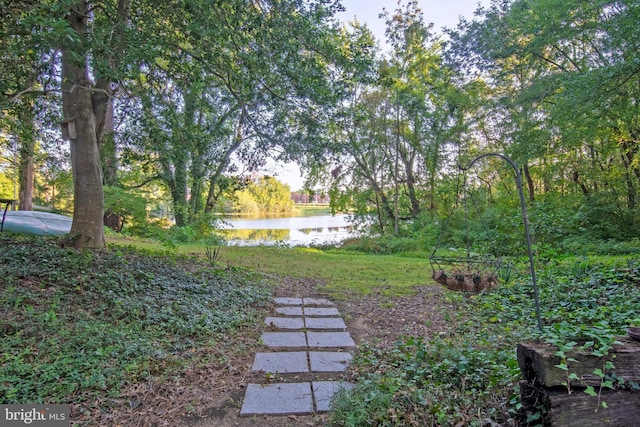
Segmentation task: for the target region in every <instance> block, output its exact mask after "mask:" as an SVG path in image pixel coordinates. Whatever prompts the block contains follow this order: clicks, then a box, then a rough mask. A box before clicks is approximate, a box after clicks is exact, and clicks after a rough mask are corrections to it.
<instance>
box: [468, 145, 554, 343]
mask: <svg viewBox="0 0 640 427" xmlns="http://www.w3.org/2000/svg"><path fill="white" fill-rule="evenodd" d="M490 156H494V157H499V158H501V159H503V160H506V161H507V162H508V163H509V164H510V165H511V167H512V168H513V170H514V171H515V174H516V185H517V187H518V195H519V196H520V207H521V209H522V222H523V224H524V232H525V236H526V239H527V251H528V254H529V266H530V268H531V283H532V285H533V293H534V298H535V304H536V317H537V321H538V329H539V330H542V316H541V315H540V298H539V295H538V282H537V279H536V269H535V265H534V261H533V245H532V243H531V232H530V230H529V217H528V215H527V204H526V201H525V198H524V190H523V189H522V175H521V174H520V169H518V166H517V165H516V164H515V162H514V161H513V160H511V159H510V158H509V157H507V156H505V155H504V154H501V153H485V154H481V155H479V156H478V157H476V158H474V159H473V160H471V162H469V164H468V165H467V166H466V167H460V169H462V170H463V171H465V172H466V171H468V170H469V169H471V168H472V167H473V165H474V164H475V163H476V162H477V161H478V160H481V159H484V158H485V157H490Z"/></svg>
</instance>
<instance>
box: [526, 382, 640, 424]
mask: <svg viewBox="0 0 640 427" xmlns="http://www.w3.org/2000/svg"><path fill="white" fill-rule="evenodd" d="M598 391H599V392H600V393H599V395H597V396H590V395H588V394H586V393H585V392H584V389H583V388H575V389H574V390H573V391H572V392H571V394H569V393H568V391H567V389H566V388H563V389H562V388H553V389H547V388H544V387H540V386H533V385H532V384H531V383H529V382H527V381H522V382H521V383H520V393H521V396H522V406H523V414H524V416H523V419H526V415H530V414H533V413H536V412H540V411H542V413H543V416H542V418H541V419H539V420H536V421H534V422H532V423H531V424H530V425H531V426H535V425H539V424H542V425H543V426H544V427H638V426H639V425H640V393H639V392H631V391H627V390H610V389H609V390H605V389H603V390H599V389H596V392H598ZM603 403H604V404H605V405H606V409H605V408H604V407H603ZM524 425H527V424H526V423H524Z"/></svg>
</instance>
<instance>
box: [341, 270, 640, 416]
mask: <svg viewBox="0 0 640 427" xmlns="http://www.w3.org/2000/svg"><path fill="white" fill-rule="evenodd" d="M540 282H541V283H542V286H541V294H540V297H541V306H542V317H543V324H544V327H543V331H542V332H538V331H536V330H535V323H536V322H535V308H534V303H533V299H532V295H531V294H532V292H531V285H530V281H529V280H527V278H526V277H519V278H517V279H516V280H515V281H513V282H512V283H510V284H507V285H504V286H501V287H499V288H498V289H496V290H494V291H491V292H490V293H483V294H480V295H477V296H474V297H471V298H468V297H464V296H461V295H459V294H454V293H451V294H449V296H448V298H449V304H450V308H451V310H448V313H450V314H447V315H446V319H447V321H448V323H449V328H448V329H447V331H444V332H442V333H440V334H438V335H437V336H433V337H429V338H428V339H422V338H417V337H403V338H401V339H400V340H399V341H398V343H397V345H396V347H395V348H394V349H393V350H392V351H391V352H388V353H386V352H381V351H380V350H377V349H376V348H375V347H365V348H364V349H362V350H361V351H360V352H359V359H358V360H357V361H356V362H355V365H356V366H357V367H358V377H359V378H358V382H357V385H356V387H355V388H354V389H353V390H352V391H351V392H349V393H348V394H343V395H342V396H340V398H339V399H338V400H336V402H335V403H336V409H335V411H334V412H333V413H332V422H333V425H341V426H367V425H378V426H380V425H388V426H392V425H393V426H410V425H438V426H454V425H471V426H485V425H514V424H515V422H516V421H517V420H520V421H522V422H527V421H529V422H531V423H532V424H531V425H535V424H536V422H535V421H536V420H539V419H540V417H541V416H542V415H543V414H541V413H525V412H524V411H523V410H522V407H521V404H520V391H519V388H518V381H519V380H520V379H521V376H522V374H521V372H520V369H519V367H518V362H517V359H516V352H515V346H516V344H517V343H518V342H519V341H520V340H523V339H532V338H534V337H536V338H539V339H542V340H544V341H547V342H549V343H552V344H554V345H556V346H557V347H558V348H559V349H565V351H566V349H569V348H573V347H574V346H575V347H578V346H582V347H583V348H584V350H586V351H588V352H593V354H606V353H607V352H608V351H609V349H610V348H611V345H612V344H613V342H615V340H616V338H617V337H618V336H620V335H625V334H626V328H627V327H628V326H629V325H636V324H638V323H639V322H640V316H639V315H638V313H640V301H638V299H637V292H638V286H640V260H639V259H638V258H633V259H629V260H627V261H624V260H620V261H616V262H604V263H601V262H593V261H589V259H587V258H585V259H582V260H572V261H566V262H561V263H552V264H550V265H547V266H546V267H545V269H544V270H543V274H542V275H541V277H540ZM570 364H571V362H568V365H569V366H568V369H569V372H568V375H570ZM614 364H615V362H614ZM611 380H612V378H611V377H609V376H607V377H605V376H603V381H602V386H603V387H608V388H620V387H627V388H630V387H632V388H635V389H638V388H639V386H638V384H624V383H623V382H622V383H621V382H619V381H618V380H615V381H611ZM587 391H589V389H587ZM591 392H593V391H591ZM596 392H597V390H596ZM595 409H596V408H594V410H595Z"/></svg>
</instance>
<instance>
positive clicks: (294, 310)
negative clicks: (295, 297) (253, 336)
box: [276, 307, 302, 316]
mask: <svg viewBox="0 0 640 427" xmlns="http://www.w3.org/2000/svg"><path fill="white" fill-rule="evenodd" d="M276 313H278V314H283V315H285V316H302V307H278V308H276Z"/></svg>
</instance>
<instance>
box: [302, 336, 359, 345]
mask: <svg viewBox="0 0 640 427" xmlns="http://www.w3.org/2000/svg"><path fill="white" fill-rule="evenodd" d="M307 343H308V344H309V347H353V346H354V345H356V343H355V342H353V339H351V335H350V334H349V332H307Z"/></svg>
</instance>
